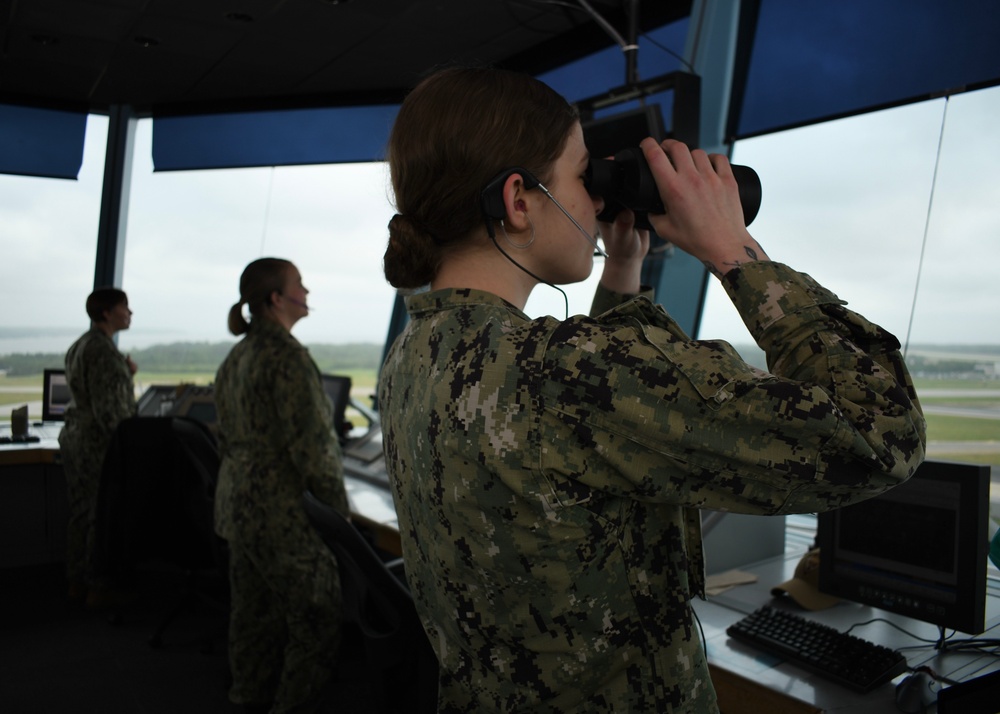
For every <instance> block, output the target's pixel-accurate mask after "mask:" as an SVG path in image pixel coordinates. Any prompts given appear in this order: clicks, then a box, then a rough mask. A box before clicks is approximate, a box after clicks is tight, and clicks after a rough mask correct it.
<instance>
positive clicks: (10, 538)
mask: <svg viewBox="0 0 1000 714" xmlns="http://www.w3.org/2000/svg"><path fill="white" fill-rule="evenodd" d="M61 429H62V424H58V423H45V424H42V425H32V426H31V427H30V433H31V434H34V435H36V436H38V437H39V441H37V442H30V443H24V444H22V443H17V444H0V568H9V567H18V566H23V565H36V564H42V563H53V562H58V561H61V560H63V558H64V557H65V554H66V523H67V521H68V519H69V505H68V502H67V500H66V477H65V475H64V474H63V468H62V463H61V461H60V458H59V442H58V439H59V431H60V430H61ZM0 436H10V426H9V425H4V426H0ZM378 462H379V463H375V462H374V461H373V462H372V463H371V464H369V465H368V467H367V468H368V470H369V471H371V470H372V469H377V468H379V466H380V464H381V459H379V460H378ZM382 468H383V470H384V466H382ZM344 481H345V483H346V486H347V494H348V498H349V499H350V503H351V512H352V517H353V518H354V519H355V520H357V521H358V522H359V523H360V524H362V525H364V526H366V527H367V528H368V529H369V530H371V531H372V532H373V533H374V535H375V543H376V545H378V546H379V547H380V548H381V549H383V550H385V551H386V552H388V553H391V554H393V555H397V556H398V555H399V554H400V543H399V524H398V521H397V520H396V510H395V508H394V506H393V503H392V496H391V495H390V494H389V491H388V489H387V488H385V487H382V486H379V485H378V484H377V483H375V482H373V480H372V479H371V476H370V474H369V475H368V478H356V477H354V476H353V475H352V474H351V473H350V472H348V473H347V474H345V476H344Z"/></svg>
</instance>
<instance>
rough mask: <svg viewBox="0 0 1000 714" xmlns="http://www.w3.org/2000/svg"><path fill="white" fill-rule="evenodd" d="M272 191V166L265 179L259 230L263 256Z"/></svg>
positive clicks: (262, 255) (262, 254)
mask: <svg viewBox="0 0 1000 714" xmlns="http://www.w3.org/2000/svg"><path fill="white" fill-rule="evenodd" d="M272 191H274V167H273V166H272V167H271V175H270V177H269V178H268V180H267V200H266V201H264V225H263V227H262V228H261V231H260V255H261V257H264V243H265V241H266V240H267V224H268V221H269V220H270V216H271V192H272Z"/></svg>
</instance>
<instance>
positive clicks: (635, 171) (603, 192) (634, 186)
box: [584, 147, 760, 228]
mask: <svg viewBox="0 0 1000 714" xmlns="http://www.w3.org/2000/svg"><path fill="white" fill-rule="evenodd" d="M731 166H732V169H733V176H735V177H736V183H737V184H738V185H739V189H740V203H741V204H742V206H743V222H744V225H748V226H749V225H750V224H751V223H752V222H753V219H754V218H756V217H757V211H758V210H760V178H759V177H758V176H757V172H756V171H754V170H753V169H752V168H750V167H749V166H740V165H739V164H732V165H731ZM584 184H585V185H586V187H587V190H588V191H589V192H590V194H591V195H593V196H600V197H601V198H603V199H604V211H602V212H601V214H600V215H599V216H598V219H599V220H601V221H613V220H614V218H615V216H617V215H618V213H619V212H620V211H621V210H622V208H630V209H632V211H633V212H634V213H635V225H636V227H638V228H652V226H651V225H650V224H649V219H648V217H647V214H649V213H663V212H664V208H663V201H662V200H660V192H659V191H658V190H657V188H656V181H655V180H654V179H653V173H652V172H651V171H650V170H649V164H647V163H646V157H645V156H643V153H642V149H640V148H638V147H632V148H628V149H623V150H622V151H619V152H618V153H617V154H615V158H614V160H612V159H593V158H592V159H591V160H590V164H589V165H588V166H587V173H586V176H585V177H584Z"/></svg>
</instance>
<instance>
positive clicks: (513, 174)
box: [480, 166, 538, 229]
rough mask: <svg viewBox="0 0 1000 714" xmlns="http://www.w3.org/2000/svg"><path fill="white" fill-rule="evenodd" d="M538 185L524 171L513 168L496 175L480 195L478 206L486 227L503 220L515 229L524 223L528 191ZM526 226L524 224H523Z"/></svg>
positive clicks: (536, 180)
mask: <svg viewBox="0 0 1000 714" xmlns="http://www.w3.org/2000/svg"><path fill="white" fill-rule="evenodd" d="M537 185H538V179H536V178H535V177H534V176H532V175H531V173H530V172H529V171H527V170H526V169H522V168H520V167H517V166H515V167H513V168H509V169H506V170H504V171H502V172H500V173H499V174H497V175H496V176H495V177H494V178H493V180H492V181H490V182H489V183H488V184H487V185H486V188H484V189H483V192H482V194H481V195H480V205H481V206H482V210H483V216H484V217H485V218H486V221H487V225H491V224H492V222H493V221H502V220H505V221H507V222H508V225H511V226H512V227H513V228H515V229H519V228H520V227H521V226H519V225H518V224H519V223H521V222H524V221H523V219H524V215H525V209H526V208H527V206H528V205H529V203H530V202H529V200H528V191H530V190H531V189H533V188H535V187H536V186H537ZM525 225H526V223H525Z"/></svg>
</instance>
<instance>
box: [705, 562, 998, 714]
mask: <svg viewBox="0 0 1000 714" xmlns="http://www.w3.org/2000/svg"><path fill="white" fill-rule="evenodd" d="M802 554H803V553H802V552H792V553H787V554H784V555H781V556H777V557H774V558H770V559H767V560H763V561H760V562H759V563H754V564H753V565H751V566H746V567H742V568H740V570H744V571H747V572H751V573H753V574H754V575H756V576H757V582H756V583H753V584H750V585H740V586H737V587H735V588H733V589H731V590H728V591H727V592H725V593H723V594H721V595H716V596H713V597H710V598H709V599H708V600H707V601H701V600H695V601H694V603H693V606H694V610H695V612H696V613H697V614H698V619H699V620H700V621H701V624H702V627H703V628H704V632H705V640H706V643H707V646H708V658H709V665H710V667H711V668H712V680H713V682H714V683H715V687H716V690H717V691H718V693H719V701H720V706H721V707H722V711H723V712H724V714H741V713H742V712H747V713H749V712H767V714H786V713H788V714H800V713H803V714H804V713H806V712H809V713H813V712H851V713H852V714H854V713H857V714H892V713H895V712H898V709H897V708H896V705H895V684H896V683H898V682H899V681H900V680H901V679H902V677H899V678H897V679H896V680H894V681H893V682H892V683H889V684H884V685H882V686H881V687H879V688H877V689H875V690H874V691H872V692H870V693H868V694H857V693H855V692H853V691H851V690H849V689H846V688H844V687H842V686H839V685H837V684H834V683H832V682H830V681H828V680H826V679H823V678H822V677H820V676H819V675H815V674H812V673H810V672H808V671H806V670H804V669H800V668H798V667H795V666H793V665H791V664H786V663H784V662H782V661H781V660H779V659H778V658H776V657H773V656H771V655H768V654H765V653H763V652H761V651H760V650H756V649H754V648H752V647H750V646H748V645H744V644H742V643H740V642H736V641H735V640H732V639H730V638H729V636H728V635H726V628H727V627H729V625H731V624H732V623H734V622H736V621H737V620H739V619H741V618H742V617H744V616H745V615H748V614H750V613H751V612H753V611H754V610H756V609H757V608H758V607H760V606H761V605H764V604H767V603H772V602H774V598H773V597H772V596H771V592H770V590H771V587H772V586H773V585H777V584H778V583H782V582H785V581H786V580H788V579H790V578H791V577H792V576H793V575H794V572H795V566H796V565H797V564H798V561H799V559H800V558H801V557H802ZM988 591H989V592H988V596H987V605H986V628H987V631H986V632H984V633H983V634H982V635H978V637H983V638H998V637H1000V582H998V581H997V580H995V579H992V580H990V581H989V582H988ZM788 608H789V609H790V610H792V611H794V612H796V613H798V614H801V615H803V616H805V617H808V618H810V619H815V620H818V621H820V622H823V623H824V624H827V625H830V626H832V627H835V628H837V629H838V630H841V631H844V630H846V629H848V628H849V627H850V626H851V625H855V624H858V623H861V622H866V621H868V620H871V619H874V618H884V619H885V620H888V621H890V622H893V623H896V624H897V625H898V626H899V627H901V628H903V629H904V630H905V631H906V632H908V633H913V634H914V635H916V636H917V637H921V638H925V639H931V640H935V639H937V637H938V629H937V627H936V626H934V625H929V624H926V623H922V622H918V621H916V620H912V619H910V618H907V617H901V616H899V615H894V614H891V613H887V612H885V611H883V610H879V609H877V608H873V607H868V606H864V605H857V604H854V603H849V602H842V603H841V604H839V605H836V606H834V607H832V608H829V609H827V610H821V611H819V612H807V611H804V610H802V609H801V608H798V607H797V606H796V605H794V603H788ZM851 634H853V635H857V636H858V637H862V638H864V639H867V640H871V641H872V642H876V643H878V644H881V645H886V646H888V647H892V648H893V649H900V650H902V652H903V654H904V655H905V656H906V657H907V660H908V662H909V664H910V666H911V667H917V666H921V665H926V666H928V667H930V668H931V669H933V670H934V671H935V672H937V673H938V674H940V675H943V676H945V677H947V678H949V679H952V680H956V681H964V680H968V679H973V678H975V677H977V676H979V675H982V674H986V673H987V672H990V671H995V670H997V669H1000V660H998V659H997V658H996V657H990V656H985V655H978V654H974V653H965V652H962V653H958V652H956V653H946V654H938V653H936V651H935V650H934V649H933V647H932V646H930V645H927V646H925V647H923V648H921V649H906V648H909V647H913V646H914V645H923V644H925V643H921V642H919V641H918V640H917V639H915V638H914V637H911V636H910V635H908V634H904V633H903V632H900V631H899V630H897V629H895V628H893V627H892V626H891V625H888V624H886V623H885V622H876V623H872V624H871V625H865V626H863V627H856V628H855V629H854V630H853V631H852V633H851ZM966 636H967V635H964V634H962V633H959V634H957V635H956V637H958V638H962V637H966ZM935 710H936V708H935V707H933V706H932V707H930V708H929V709H928V714H933V712H934V711H935Z"/></svg>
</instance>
